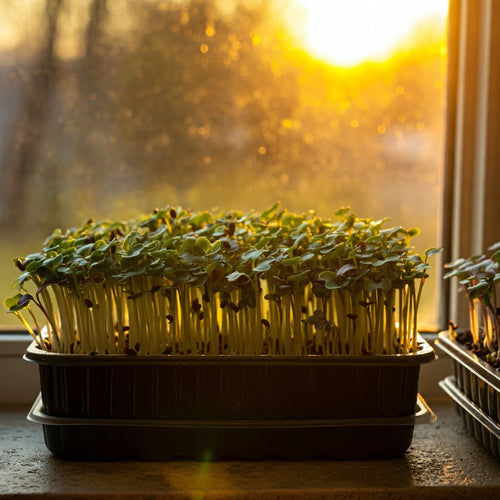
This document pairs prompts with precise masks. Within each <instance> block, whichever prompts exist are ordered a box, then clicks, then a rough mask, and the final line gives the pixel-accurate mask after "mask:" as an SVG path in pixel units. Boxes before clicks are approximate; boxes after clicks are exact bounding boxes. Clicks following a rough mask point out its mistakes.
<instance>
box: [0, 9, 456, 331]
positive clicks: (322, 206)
mask: <svg viewBox="0 0 500 500" xmlns="http://www.w3.org/2000/svg"><path fill="white" fill-rule="evenodd" d="M26 3H28V4H29V9H26ZM401 3H403V4H404V7H403V8H402V10H401V7H400V6H399V7H398V5H399V4H401ZM427 4H428V5H427ZM0 5H1V8H2V12H3V13H4V15H3V18H2V20H0V27H1V30H0V32H1V33H0V105H1V110H2V111H1V114H0V155H1V162H0V190H1V198H0V224H1V228H0V229H1V230H2V239H1V240H0V257H1V258H2V265H1V266H0V290H1V291H2V296H3V297H5V296H8V295H9V294H10V289H9V286H10V284H11V282H12V280H13V279H14V278H15V276H16V275H17V272H16V269H15V268H14V266H10V265H9V263H10V259H11V258H12V257H15V256H18V255H19V256H21V255H25V254H27V253H31V252H34V251H37V250H39V248H40V246H41V241H42V239H43V237H44V236H46V235H47V234H49V233H51V232H52V230H53V229H54V228H55V227H61V228H66V227H70V226H75V225H79V224H80V223H82V222H84V221H85V220H86V219H88V218H89V217H93V218H96V219H99V218H108V219H109V218H118V219H128V218H130V217H135V216H138V215H140V214H143V213H147V212H150V211H151V210H152V209H153V208H154V207H155V206H166V205H182V206H186V207H190V208H193V209H205V208H213V207H219V208H221V209H238V210H242V211H246V210H249V209H255V210H263V209H265V208H267V207H268V206H270V205H272V204H273V203H274V202H275V201H277V200H279V201H280V202H281V205H282V207H283V208H287V209H289V210H291V211H293V212H302V211H305V210H309V209H314V210H315V211H316V212H317V213H318V214H320V215H321V216H322V217H329V216H331V215H332V214H333V212H334V211H335V210H336V209H337V208H339V207H340V206H346V205H348V206H350V207H352V209H353V210H354V212H355V213H357V214H359V215H360V216H363V217H373V218H381V217H388V218H389V219H390V223H391V224H393V225H404V226H418V227H420V228H421V230H422V234H421V235H420V236H419V237H417V238H416V239H415V244H416V245H417V247H418V249H419V250H422V251H423V250H424V249H425V248H427V247H430V246H436V245H438V244H439V236H438V234H439V230H440V209H441V197H442V184H443V181H442V170H443V169H442V166H443V150H444V145H443V139H444V102H445V77H446V74H445V70H446V50H445V49H446V41H445V35H446V33H445V32H446V14H447V2H446V1H445V0H441V1H438V0H432V1H431V2H425V1H423V0H415V1H411V2H387V1H385V2H384V1H382V0H380V1H376V2H373V1H368V2H359V1H353V0H349V1H344V2H334V1H326V2H319V1H305V0H304V1H302V0H295V1H293V0H287V1H285V0H272V1H269V0H265V1H264V0H262V1H257V0H247V1H243V0H242V1H223V0H165V1H155V0H149V1H139V2H132V1H130V2H128V1H126V0H121V1H113V2H111V1H105V0H87V1H81V2H62V1H61V0H31V1H28V2H10V1H6V0H0ZM374 5H376V6H377V8H376V9H375V10H373V6H374ZM321 9H323V10H321ZM349 9H351V10H352V9H354V10H353V11H352V12H353V13H354V14H355V16H354V17H353V16H351V17H349V12H351V11H350V10H349ZM398 9H399V10H398ZM408 13H410V14H411V17H410V19H407V18H406V17H405V14H408ZM345 15H347V17H344V16H345ZM325 19H327V20H328V24H325V23H324V22H322V21H321V20H325ZM364 20H368V21H370V22H369V23H368V24H366V23H365V22H364ZM388 20H389V22H387V21H388ZM377 25H378V26H379V27H382V32H379V33H377V32H376V31H372V28H374V27H375V26H377ZM346 26H348V27H349V29H348V30H347V32H346V33H345V34H344V35H343V36H344V38H340V39H337V40H335V39H333V38H331V35H332V34H335V33H339V32H340V31H341V28H345V27H346ZM389 32H390V33H389ZM350 34H354V35H355V36H354V37H353V38H349V39H347V38H346V37H348V36H349V35H350ZM389 34H391V35H392V36H393V38H392V39H391V38H388V39H387V40H385V43H386V46H385V47H384V46H383V45H382V46H380V47H379V46H378V42H379V41H382V40H380V39H381V38H385V36H386V35H389ZM367 37H368V38H367ZM363 39H364V41H365V44H364V45H363V44H362V43H361V42H362V41H363ZM366 40H368V43H366ZM358 42H360V43H358ZM358 46H359V47H358ZM363 47H364V48H363ZM354 49H356V50H354ZM372 49H375V51H373V50H372ZM434 267H437V261H435V262H434ZM435 286H436V282H435V281H434V282H433V283H430V284H428V285H427V290H426V291H425V297H424V299H423V300H424V302H425V304H424V309H423V310H422V315H421V326H422V327H432V326H435V325H436V321H437V305H436V304H437V301H436V299H435V297H436V294H435V293H434V292H435V291H434V288H435ZM4 317H5V316H2V320H1V321H0V322H8V321H9V317H5V321H4Z"/></svg>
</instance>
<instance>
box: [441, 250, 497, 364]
mask: <svg viewBox="0 0 500 500" xmlns="http://www.w3.org/2000/svg"><path fill="white" fill-rule="evenodd" d="M445 267H446V268H447V269H448V270H449V271H448V272H447V273H446V274H445V276H444V277H445V278H456V279H457V280H458V284H459V285H460V286H461V287H462V289H463V290H464V291H465V293H466V296H467V300H468V305H469V326H470V332H471V334H472V339H473V342H474V343H475V344H483V346H484V347H486V348H487V350H488V351H489V353H490V354H489V356H488V357H489V358H490V360H492V361H493V360H498V359H499V358H500V349H499V345H498V342H499V331H500V317H499V313H500V309H499V307H500V303H499V302H498V286H499V283H500V242H498V243H495V244H494V245H492V246H490V247H489V248H488V254H481V255H473V256H471V257H468V258H459V259H457V260H455V261H454V262H450V263H448V264H446V265H445ZM450 330H451V333H452V335H454V334H455V327H454V325H453V324H452V323H450Z"/></svg>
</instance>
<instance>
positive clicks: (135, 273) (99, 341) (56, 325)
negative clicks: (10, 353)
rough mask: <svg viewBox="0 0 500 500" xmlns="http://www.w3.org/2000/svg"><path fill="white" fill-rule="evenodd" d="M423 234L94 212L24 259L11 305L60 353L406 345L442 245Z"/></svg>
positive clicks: (413, 339) (260, 218)
mask: <svg viewBox="0 0 500 500" xmlns="http://www.w3.org/2000/svg"><path fill="white" fill-rule="evenodd" d="M417 233H418V230H417V229H404V228H402V227H389V228H387V227H386V220H372V219H368V218H360V217H357V216H356V215H355V214H353V213H352V212H351V211H350V209H340V210H338V211H337V212H336V213H335V214H334V219H333V220H323V219H321V218H319V217H318V216H317V215H316V214H315V213H314V212H312V211H311V212H308V213H305V214H301V215H299V214H294V213H291V212H289V211H287V210H283V209H281V208H280V206H279V204H275V205H274V206H273V207H271V208H269V209H268V210H265V211H263V212H261V213H257V212H253V211H252V212H248V213H241V212H237V211H231V212H221V213H217V212H215V211H198V212H194V211H189V210H186V209H183V208H180V207H166V208H164V209H155V210H154V211H153V213H151V214H149V215H147V216H145V217H143V218H141V219H138V220H134V221H129V222H112V221H104V222H95V221H93V220H90V221H88V222H87V223H86V224H84V225H83V226H82V227H80V228H73V229H70V230H67V231H61V230H56V231H55V232H54V233H53V234H52V235H51V236H50V237H48V238H47V239H46V241H45V242H44V245H43V249H42V250H41V251H40V252H38V253H33V254H31V255H28V256H26V257H24V258H19V259H16V260H15V263H16V265H17V266H18V268H19V270H20V275H19V277H18V279H17V282H16V283H15V285H14V286H15V287H17V288H18V292H19V293H18V294H16V295H15V296H14V297H10V298H8V299H7V300H6V301H5V305H6V307H7V308H8V309H9V312H12V313H14V314H16V315H17V316H18V317H19V318H20V319H21V321H22V322H23V323H24V324H25V326H26V328H27V329H28V331H30V333H31V334H32V335H33V336H34V338H35V339H36V340H37V342H38V344H39V346H40V347H41V348H42V349H46V350H50V351H53V352H63V353H69V352H72V353H94V354H112V353H113V354H114V353H125V354H129V355H137V354H141V355H142V354H170V355H181V354H184V355H188V354H205V355H220V354H232V355H261V354H268V355H306V354H317V355H318V354H321V355H330V354H343V355H347V354H349V355H360V354H407V353H411V352H416V351H417V350H418V345H417V312H418V308H419V304H420V299H421V294H422V286H423V284H424V282H425V279H426V278H427V277H428V274H427V272H428V269H429V264H428V258H429V257H430V256H432V255H433V254H435V253H437V252H439V249H434V248H432V249H429V250H427V251H426V252H425V253H424V254H423V255H419V254H418V253H416V252H415V251H414V250H413V249H412V247H410V239H411V238H412V237H413V236H415V235H416V234H417ZM30 290H31V291H30ZM31 325H32V326H31Z"/></svg>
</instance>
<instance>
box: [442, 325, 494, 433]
mask: <svg viewBox="0 0 500 500" xmlns="http://www.w3.org/2000/svg"><path fill="white" fill-rule="evenodd" d="M436 347H437V348H438V349H440V350H442V351H443V352H444V353H446V354H447V355H449V356H450V357H451V359H452V360H453V365H454V372H455V380H456V385H457V387H458V389H459V390H460V391H462V392H463V393H464V395H465V396H466V397H467V398H468V399H470V400H471V401H472V403H474V404H475V405H477V406H478V407H479V408H480V409H481V410H482V411H483V412H484V413H485V414H486V415H488V416H489V417H491V418H492V419H493V420H494V421H495V422H497V423H498V422H499V419H500V373H499V372H498V371H497V370H495V369H494V368H493V367H492V366H491V365H489V364H488V363H486V362H485V361H483V360H481V359H479V358H478V357H477V356H476V355H474V354H473V353H472V352H471V351H469V350H468V349H467V347H466V346H465V345H463V344H461V343H460V342H458V341H455V340H453V339H451V338H450V335H449V333H448V332H441V333H440V334H439V336H438V340H437V341H436Z"/></svg>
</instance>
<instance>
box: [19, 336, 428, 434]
mask: <svg viewBox="0 0 500 500" xmlns="http://www.w3.org/2000/svg"><path fill="white" fill-rule="evenodd" d="M419 345H420V347H421V349H420V350H419V351H418V352H417V353H416V354H407V355H379V356H375V355H364V356H271V355H264V356H225V355H221V356H192V355H189V356H118V355H96V356H83V355H74V354H57V353H50V352H45V351H42V350H40V349H39V348H37V346H36V344H35V343H33V344H31V346H30V347H29V348H28V350H27V352H26V354H25V359H27V360H28V361H32V362H35V363H38V365H39V372H40V382H41V394H42V400H43V405H44V411H45V412H46V414H47V415H52V416H57V417H82V418H140V419H151V418H152V419H198V420H199V419H201V420H203V419H220V420H224V421H225V420H226V419H241V418H247V419H290V418H292V419H308V418H315V419H317V418H323V419H325V418H326V419H328V418H357V417H362V418H373V417H398V416H408V415H412V414H413V413H414V411H415V404H416V400H417V394H418V379H419V372H420V365H421V364H422V363H427V362H429V361H431V360H433V359H434V356H435V355H434V351H433V349H432V347H430V346H429V344H428V343H426V342H425V341H424V340H422V339H420V341H419ZM277 434H280V433H279V432H278V433H277ZM276 439H279V438H278V436H277V437H276ZM339 439H342V436H339Z"/></svg>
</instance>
